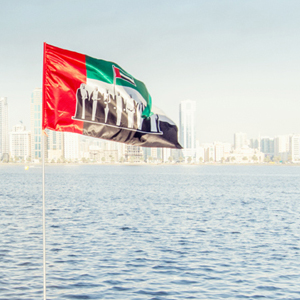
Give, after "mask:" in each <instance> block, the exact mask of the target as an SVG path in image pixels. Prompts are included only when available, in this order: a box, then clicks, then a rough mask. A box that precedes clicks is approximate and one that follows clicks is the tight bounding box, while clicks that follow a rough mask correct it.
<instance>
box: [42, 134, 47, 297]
mask: <svg viewBox="0 0 300 300" xmlns="http://www.w3.org/2000/svg"><path fill="white" fill-rule="evenodd" d="M42 159H43V275H44V300H46V217H45V215H46V214H45V211H46V209H45V135H44V132H42Z"/></svg>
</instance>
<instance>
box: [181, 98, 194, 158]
mask: <svg viewBox="0 0 300 300" xmlns="http://www.w3.org/2000/svg"><path fill="white" fill-rule="evenodd" d="M195 116H196V101H193V100H183V101H181V102H180V105H179V126H180V128H179V138H180V144H181V146H182V147H183V154H184V156H185V157H189V156H190V157H192V158H193V157H195V155H196V128H195V127H196V126H195Z"/></svg>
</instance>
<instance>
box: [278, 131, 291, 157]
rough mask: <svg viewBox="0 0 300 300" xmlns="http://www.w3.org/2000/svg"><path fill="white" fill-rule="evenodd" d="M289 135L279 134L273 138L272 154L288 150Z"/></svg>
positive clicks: (279, 153)
mask: <svg viewBox="0 0 300 300" xmlns="http://www.w3.org/2000/svg"><path fill="white" fill-rule="evenodd" d="M289 148H290V147H289V136H288V135H279V136H276V137H275V138H274V155H275V156H280V155H282V153H287V152H289Z"/></svg>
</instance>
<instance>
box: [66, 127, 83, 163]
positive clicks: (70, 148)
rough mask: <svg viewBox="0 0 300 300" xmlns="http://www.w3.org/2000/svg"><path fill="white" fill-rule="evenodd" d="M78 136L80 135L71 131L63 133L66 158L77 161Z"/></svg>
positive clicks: (78, 157)
mask: <svg viewBox="0 0 300 300" xmlns="http://www.w3.org/2000/svg"><path fill="white" fill-rule="evenodd" d="M79 137H80V135H79V134H77V133H72V132H65V133H64V157H65V159H66V160H70V161H77V160H79V159H80V156H79V148H80V146H79Z"/></svg>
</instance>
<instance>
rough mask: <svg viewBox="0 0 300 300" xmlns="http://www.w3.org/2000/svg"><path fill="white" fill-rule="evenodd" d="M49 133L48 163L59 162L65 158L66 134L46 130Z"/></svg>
mask: <svg viewBox="0 0 300 300" xmlns="http://www.w3.org/2000/svg"><path fill="white" fill-rule="evenodd" d="M46 132H47V135H48V137H47V149H48V153H47V156H48V161H49V162H53V161H54V162H57V161H58V160H59V159H61V158H63V157H64V139H63V138H64V133H63V132H59V131H53V130H48V129H47V130H46Z"/></svg>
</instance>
